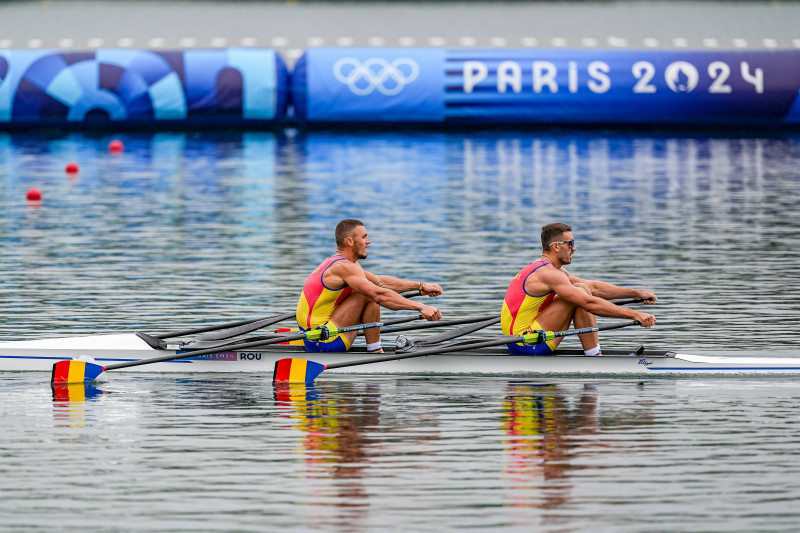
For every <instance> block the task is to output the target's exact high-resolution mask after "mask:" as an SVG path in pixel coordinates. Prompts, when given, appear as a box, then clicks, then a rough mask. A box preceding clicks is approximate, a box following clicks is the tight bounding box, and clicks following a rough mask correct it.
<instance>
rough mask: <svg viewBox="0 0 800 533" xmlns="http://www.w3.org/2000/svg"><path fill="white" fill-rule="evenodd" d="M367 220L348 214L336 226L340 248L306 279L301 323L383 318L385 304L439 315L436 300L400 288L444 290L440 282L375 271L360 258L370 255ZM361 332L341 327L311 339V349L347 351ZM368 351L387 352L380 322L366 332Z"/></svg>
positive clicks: (430, 292) (308, 325) (341, 323)
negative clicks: (407, 293)
mask: <svg viewBox="0 0 800 533" xmlns="http://www.w3.org/2000/svg"><path fill="white" fill-rule="evenodd" d="M371 242H372V241H370V240H369V236H368V235H367V230H366V228H365V227H364V224H363V222H361V221H359V220H355V219H351V218H348V219H344V220H342V221H341V222H339V224H338V225H337V226H336V253H335V254H334V255H332V256H330V257H328V258H327V259H325V260H324V261H323V262H322V264H320V265H319V266H318V267H317V268H316V269H315V270H314V271H313V272H312V273H311V275H309V276H308V279H306V283H305V285H304V286H303V291H302V293H301V295H300V300H299V301H298V302H297V324H298V325H299V326H300V328H301V329H302V330H303V331H305V330H308V329H311V328H315V327H318V326H322V325H325V324H331V325H333V326H335V327H337V328H342V327H345V326H352V325H355V324H361V323H369V322H378V321H379V320H380V318H381V307H386V308H387V309H394V310H402V309H407V310H411V311H419V313H420V314H421V315H422V316H423V318H425V319H426V320H431V321H433V320H439V319H440V318H441V317H442V313H441V312H440V311H439V309H437V308H436V307H433V306H432V305H428V304H423V303H420V302H415V301H413V300H409V299H408V298H404V297H403V296H401V295H400V294H399V293H400V292H403V291H410V290H419V291H421V292H424V293H427V294H428V295H429V296H439V295H440V294H442V288H441V287H440V286H439V285H438V284H437V283H424V282H422V281H405V280H401V279H398V278H395V277H392V276H385V275H381V276H378V275H376V274H372V273H371V272H368V271H366V270H364V269H363V268H362V267H361V265H359V264H358V260H359V259H366V257H367V246H369V245H370V244H371ZM357 333H358V332H356V331H348V332H344V333H339V334H338V335H336V336H335V337H332V338H330V339H327V340H324V341H323V340H319V341H311V340H306V341H305V345H306V350H307V351H309V352H343V351H347V350H349V349H350V346H351V345H352V343H353V340H354V339H355V337H356V335H357ZM364 336H365V338H366V341H367V351H370V352H382V351H383V350H382V349H381V336H380V329H379V328H372V329H367V330H365V332H364Z"/></svg>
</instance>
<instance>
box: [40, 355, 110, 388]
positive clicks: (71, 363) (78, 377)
mask: <svg viewBox="0 0 800 533" xmlns="http://www.w3.org/2000/svg"><path fill="white" fill-rule="evenodd" d="M103 371H105V367H102V366H100V365H96V364H94V363H89V362H86V361H77V360H75V359H72V360H68V361H59V362H57V363H55V364H54V365H53V375H52V377H51V379H50V383H51V384H56V385H64V384H68V383H89V382H92V381H96V380H97V377H98V376H99V375H100V374H102V373H103Z"/></svg>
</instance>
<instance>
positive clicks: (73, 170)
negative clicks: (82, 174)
mask: <svg viewBox="0 0 800 533" xmlns="http://www.w3.org/2000/svg"><path fill="white" fill-rule="evenodd" d="M64 170H66V171H67V174H77V173H78V170H79V169H78V163H76V162H75V161H70V162H69V163H67V166H66V167H65V168H64Z"/></svg>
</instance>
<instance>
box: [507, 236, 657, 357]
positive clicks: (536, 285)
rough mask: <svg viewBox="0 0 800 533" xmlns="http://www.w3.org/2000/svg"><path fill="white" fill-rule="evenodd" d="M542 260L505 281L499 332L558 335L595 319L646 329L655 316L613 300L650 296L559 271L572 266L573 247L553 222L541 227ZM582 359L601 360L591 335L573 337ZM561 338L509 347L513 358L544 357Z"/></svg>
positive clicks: (650, 299) (652, 300)
mask: <svg viewBox="0 0 800 533" xmlns="http://www.w3.org/2000/svg"><path fill="white" fill-rule="evenodd" d="M541 239H542V257H541V258H540V259H538V260H536V261H533V262H532V263H530V264H529V265H528V266H526V267H525V268H523V269H522V270H521V271H520V272H519V273H518V274H517V275H516V276H515V277H514V279H513V280H512V281H511V284H510V285H509V287H508V290H507V291H506V297H505V299H504V300H503V310H502V320H501V325H502V327H503V333H504V334H506V335H522V334H524V333H529V332H532V331H539V330H545V331H563V330H566V329H569V327H570V324H573V325H574V327H575V328H591V327H596V326H597V319H596V315H600V316H608V317H616V318H630V319H633V320H636V321H638V322H639V323H640V324H641V325H642V326H643V327H646V328H649V327H651V326H653V325H654V324H655V323H656V317H654V316H653V315H651V314H648V313H643V312H640V311H636V310H633V309H628V308H626V307H622V306H619V305H615V304H613V303H611V302H609V301H608V300H610V299H613V298H636V299H641V300H643V301H644V302H645V303H648V304H651V303H655V301H656V295H655V294H653V293H652V292H650V291H644V290H639V289H629V288H625V287H618V286H616V285H612V284H611V283H606V282H603V281H593V280H585V279H581V278H579V277H577V276H573V275H572V274H570V273H569V272H567V270H566V269H565V268H564V265H569V264H571V263H572V256H573V254H574V253H575V250H577V249H578V247H577V246H576V245H575V237H574V236H573V235H572V228H571V227H570V226H568V225H566V224H562V223H560V222H556V223H553V224H548V225H546V226H544V227H543V228H542V234H541ZM579 337H580V340H581V344H582V345H583V350H584V353H585V354H586V355H602V351H601V349H600V341H599V339H598V336H597V332H592V333H584V334H582V335H579ZM562 338H563V337H558V338H555V339H553V340H551V341H548V342H547V343H542V344H535V345H529V346H526V345H523V344H509V345H508V350H509V352H510V353H511V354H514V355H547V354H551V353H553V351H555V349H556V347H557V346H558V344H559V343H560V342H561V339H562Z"/></svg>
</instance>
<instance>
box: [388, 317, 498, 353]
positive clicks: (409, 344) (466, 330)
mask: <svg viewBox="0 0 800 533" xmlns="http://www.w3.org/2000/svg"><path fill="white" fill-rule="evenodd" d="M500 318H501V317H499V316H496V317H491V318H489V319H488V320H482V321H480V322H476V323H473V324H470V325H469V326H465V327H463V328H457V329H454V330H451V331H445V332H443V333H438V334H436V335H431V336H430V337H424V338H422V339H407V338H405V337H404V336H402V335H400V336H399V337H397V350H396V352H397V353H401V352H407V351H408V350H411V349H412V348H414V347H416V346H430V345H431V344H439V343H441V342H447V341H449V340H453V339H457V338H458V337H463V336H464V335H469V334H470V333H474V332H476V331H479V330H481V329H484V328H487V327H489V326H491V325H492V324H497V323H498V322H500Z"/></svg>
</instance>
